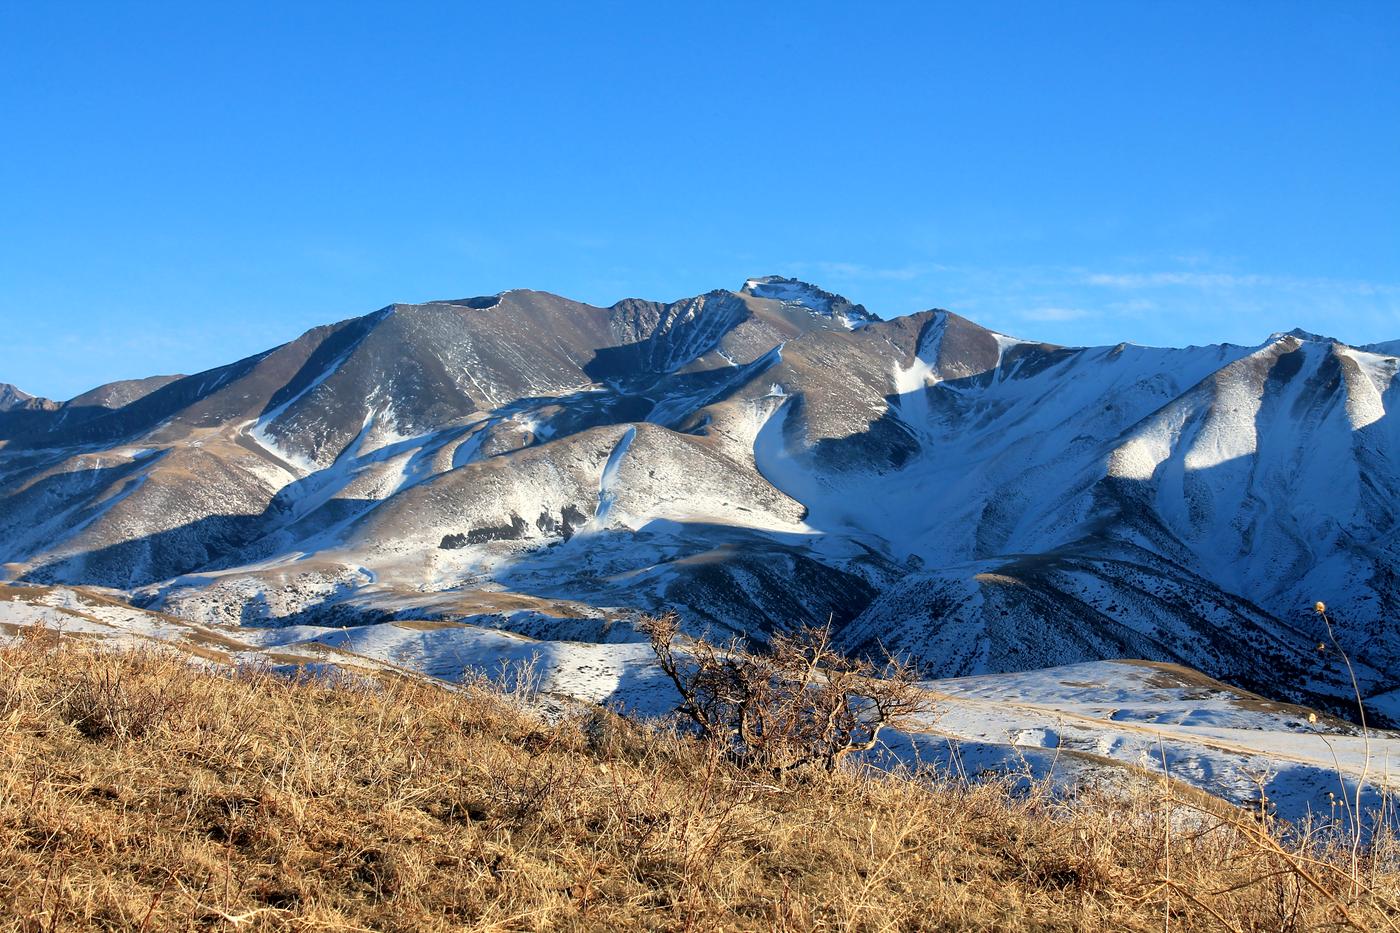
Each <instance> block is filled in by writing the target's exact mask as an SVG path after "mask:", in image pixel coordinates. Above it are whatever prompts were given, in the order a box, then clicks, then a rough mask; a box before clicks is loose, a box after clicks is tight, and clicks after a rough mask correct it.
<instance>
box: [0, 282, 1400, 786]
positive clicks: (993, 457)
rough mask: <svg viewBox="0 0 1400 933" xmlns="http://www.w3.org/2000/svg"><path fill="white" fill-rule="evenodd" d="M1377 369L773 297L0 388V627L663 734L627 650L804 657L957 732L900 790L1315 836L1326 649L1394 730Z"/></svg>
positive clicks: (1391, 604) (1326, 719) (1395, 505)
mask: <svg viewBox="0 0 1400 933" xmlns="http://www.w3.org/2000/svg"><path fill="white" fill-rule="evenodd" d="M1397 353H1400V341H1397V342H1393V343H1390V344H1380V345H1373V346H1368V347H1352V346H1347V345H1345V344H1342V343H1340V342H1338V341H1335V340H1332V339H1329V338H1326V337H1322V336H1317V335H1313V334H1308V333H1304V332H1301V331H1292V332H1288V333H1277V334H1274V335H1271V336H1269V337H1267V338H1266V339H1264V340H1262V341H1261V342H1260V343H1259V344H1257V345H1254V346H1236V345H1217V346H1206V347H1187V348H1183V349H1164V348H1150V347H1141V346H1134V345H1129V344H1120V345H1117V346H1111V347H1059V346H1053V345H1049V344H1044V343H1038V342H1035V341H1033V340H1023V339H1019V338H1014V337H1010V336H1007V335H1003V334H999V333H996V332H993V331H991V330H988V329H986V328H983V327H980V326H978V325H977V324H975V323H973V322H971V321H969V320H966V319H965V318H962V317H959V316H958V315H956V314H953V313H950V312H947V311H937V310H935V311H927V312H923V313H921V314H916V315H911V316H907V317H900V318H895V319H893V320H888V321H886V320H881V319H880V318H879V317H878V316H877V315H875V314H873V313H871V312H869V311H867V310H866V309H865V308H864V307H862V306H861V305H858V304H855V303H853V302H851V301H849V300H848V299H846V298H843V297H841V296H838V295H834V294H832V293H830V292H827V291H824V290H822V289H820V288H818V287H816V286H812V285H809V284H806V283H803V282H798V281H796V280H792V279H784V278H778V277H771V276H770V277H766V278H760V279H751V280H749V281H748V282H746V283H745V284H744V285H743V287H741V288H740V289H738V290H736V291H730V290H717V291H712V292H709V293H707V294H704V295H700V296H697V297H694V298H688V299H684V300H681V301H676V302H670V303H663V302H653V301H642V300H636V299H629V300H625V301H621V302H618V303H617V304H615V305H612V306H610V307H595V306H592V305H588V304H583V303H580V302H576V301H571V300H568V299H566V298H562V297H559V296H556V295H551V294H546V293H542V292H532V291H523V290H517V291H509V292H504V293H502V294H499V295H494V296H485V297H478V298H469V299H462V300H450V301H435V302H427V303H423V304H414V305H392V306H390V307H387V308H384V309H381V310H379V311H376V312H374V313H372V314H368V315H365V316H363V317H357V318H352V319H349V320H346V321H342V322H340V323H336V324H329V325H326V326H323V327H318V328H315V329H314V330H311V331H308V332H307V333H306V334H304V335H302V336H301V337H299V338H297V339H296V340H293V341H292V342H290V343H287V344H284V345H282V346H279V347H275V348H273V349H270V350H268V351H266V352H264V353H261V354H258V355H256V356H253V357H250V358H248V359H244V360H239V361H237V362H232V363H229V364H228V365H226V366H222V367H220V368H217V369H214V370H210V371H208V372H204V373H199V374H196V375H191V376H155V377H151V378H148V379H143V380H138V381H131V382H123V383H116V384H113V385H110V386H104V387H100V388H98V389H94V390H93V391H91V392H88V393H86V394H84V395H82V396H79V397H77V398H75V399H72V400H69V401H67V402H62V403H59V402H53V401H49V400H45V399H39V398H34V397H31V396H29V395H27V394H25V393H24V392H22V391H20V390H19V389H16V388H14V387H9V386H0V564H2V565H3V579H4V580H5V581H6V582H7V583H8V584H9V585H7V586H4V587H2V588H0V593H3V596H0V623H4V624H6V625H11V626H17V625H30V624H51V623H54V622H56V621H65V620H66V624H68V625H70V626H75V625H76V626H77V627H78V629H79V630H81V629H82V628H83V626H88V627H89V628H92V631H91V632H90V633H89V634H93V635H98V636H101V637H111V638H118V639H128V640H130V639H137V640H140V639H146V638H157V639H158V640H163V641H166V642H171V643H179V644H182V645H185V646H187V647H188V646H189V645H203V646H205V648H208V650H214V651H216V652H217V653H220V654H221V659H222V660H233V661H236V660H240V659H246V658H249V657H252V656H255V655H260V656H263V657H271V658H272V659H273V661H274V662H276V663H296V664H306V663H322V662H325V663H332V664H337V665H341V666H344V665H347V664H348V665H349V666H354V664H357V663H358V664H365V665H370V666H374V665H390V666H393V667H395V668H402V669H407V670H412V671H417V672H420V673H425V674H428V675H431V676H435V677H442V678H445V679H448V680H452V679H456V678H459V677H461V676H462V673H463V671H464V670H465V669H466V668H468V667H490V666H492V665H493V664H495V663H496V662H498V661H499V660H500V659H502V658H525V657H529V656H532V655H533V656H537V657H538V658H539V659H540V661H541V664H542V666H543V668H544V671H545V679H546V684H547V686H548V688H549V689H550V690H551V691H553V692H556V693H558V694H561V695H567V696H572V697H575V698H577V699H583V700H588V701H599V702H615V703H618V704H621V705H624V706H629V707H631V708H633V709H636V710H638V711H642V712H649V713H655V712H661V711H664V708H665V706H666V702H667V699H666V694H665V690H664V688H663V684H662V682H661V681H660V680H659V678H658V677H657V676H656V672H655V671H654V670H653V669H652V668H651V666H650V665H649V661H648V657H647V648H646V645H645V643H644V639H643V638H642V637H641V636H640V635H638V634H637V633H636V632H635V630H634V629H633V627H632V625H631V620H632V619H634V618H635V616H636V615H637V614H638V613H640V612H647V611H658V610H666V609H674V610H676V611H677V612H679V613H680V614H681V616H682V618H683V620H684V623H685V626H686V628H687V630H688V631H690V632H691V633H693V634H702V633H709V635H710V636H711V637H715V638H727V637H729V636H731V635H734V636H739V637H741V638H743V639H747V640H750V641H752V642H753V643H755V644H760V645H761V644H762V642H763V641H764V639H765V638H766V637H767V636H768V634H769V633H771V632H773V631H775V630H780V629H782V628H784V627H786V626H790V625H794V624H801V623H816V624H821V623H825V622H827V621H828V620H831V623H832V625H833V627H834V629H835V631H836V632H837V636H838V639H839V642H840V645H841V647H842V648H843V649H845V650H847V651H850V652H856V653H862V652H875V651H879V650H881V649H888V650H890V651H892V652H895V653H897V654H900V655H903V656H907V657H910V658H912V659H914V660H915V661H917V662H918V664H919V666H920V668H921V669H922V670H923V671H924V672H925V673H926V676H927V677H928V678H929V679H930V684H929V686H930V688H931V689H933V690H935V691H936V692H938V693H939V694H940V695H941V696H943V697H944V699H945V703H944V705H943V713H942V714H941V716H940V718H938V720H937V721H930V723H929V724H928V729H929V731H928V732H927V733H918V732H914V733H909V734H907V735H903V736H900V737H898V739H897V740H896V741H895V742H894V746H895V747H894V749H893V750H894V751H895V753H896V754H907V755H919V756H924V755H927V756H932V757H940V756H942V757H943V758H950V756H953V755H954V754H955V753H954V752H953V751H952V749H953V744H951V743H950V742H949V741H948V740H949V739H950V738H951V739H955V740H957V744H958V748H959V751H957V752H956V754H957V755H959V756H961V758H960V759H959V760H960V761H963V764H964V766H966V767H969V768H975V767H980V766H983V765H987V766H992V765H995V764H997V763H999V762H1004V761H1005V760H1007V759H1008V757H1009V756H1015V757H1017V758H1018V759H1021V760H1028V761H1030V763H1031V766H1032V767H1033V768H1041V769H1048V768H1049V767H1052V766H1055V765H1058V766H1069V765H1070V764H1073V765H1074V766H1075V767H1078V766H1079V765H1080V764H1084V766H1086V767H1087V766H1088V765H1090V764H1094V763H1102V762H1105V761H1108V762H1118V763H1120V764H1130V765H1133V766H1142V767H1156V766H1157V765H1159V764H1161V763H1162V762H1166V763H1167V765H1168V767H1169V768H1171V769H1173V771H1174V773H1177V772H1179V774H1178V776H1183V777H1185V778H1186V779H1187V780H1191V781H1192V782H1193V783H1197V784H1199V785H1200V786H1203V787H1206V788H1207V789H1212V790H1214V791H1215V792H1218V793H1223V794H1225V795H1226V796H1230V797H1232V798H1234V799H1246V798H1247V797H1248V796H1249V794H1250V792H1251V787H1257V786H1258V782H1257V780H1256V779H1255V775H1256V772H1265V771H1269V770H1270V769H1272V771H1273V772H1274V775H1273V778H1272V779H1274V780H1276V781H1278V782H1280V786H1281V787H1283V797H1282V798H1281V799H1285V800H1286V807H1287V808H1289V809H1291V810H1292V811H1293V812H1295V813H1296V814H1302V813H1304V812H1306V811H1307V810H1308V809H1310V808H1311V809H1316V808H1317V807H1318V806H1319V804H1318V801H1319V800H1321V799H1323V798H1325V796H1326V794H1327V792H1328V791H1330V790H1338V789H1339V783H1340V786H1342V787H1345V786H1346V785H1347V782H1348V781H1352V782H1353V783H1354V781H1355V779H1356V778H1357V777H1358V776H1359V775H1360V773H1361V771H1362V768H1363V766H1364V755H1363V753H1362V751H1361V745H1360V742H1361V740H1360V738H1359V737H1358V736H1356V734H1355V733H1356V730H1355V729H1354V728H1353V727H1352V726H1350V725H1349V724H1348V723H1347V722H1344V721H1343V720H1341V719H1333V718H1331V715H1329V714H1337V715H1341V716H1343V717H1347V718H1354V716H1355V702H1354V699H1353V697H1352V691H1353V686H1352V682H1351V680H1350V677H1349V675H1348V672H1347V668H1346V666H1345V665H1344V664H1343V661H1342V658H1341V655H1340V652H1339V651H1338V650H1337V648H1338V645H1339V646H1340V648H1342V649H1344V650H1345V651H1346V652H1347V654H1348V655H1349V656H1350V658H1351V659H1352V661H1353V663H1354V666H1355V672H1356V677H1357V680H1358V683H1359V688H1360V691H1361V693H1362V694H1363V696H1364V697H1365V699H1366V704H1367V710H1368V714H1369V715H1370V716H1371V719H1372V722H1373V723H1375V722H1380V723H1389V722H1393V721H1395V720H1400V622H1398V621H1397V620H1400V613H1397V609H1400V577H1397V568H1400V543H1397V538H1396V523H1397V513H1398V512H1400V424H1398V423H1397V419H1396V417H1395V414H1396V410H1397V404H1398V403H1400V388H1397V386H1400V381H1397V379H1396V373H1397V369H1398V368H1400V360H1397V358H1396V354H1397ZM0 375H2V374H0ZM1318 600H1323V601H1325V602H1326V603H1327V605H1328V607H1329V610H1330V611H1331V613H1332V618H1333V619H1334V622H1335V624H1336V640H1337V643H1338V645H1334V644H1333V643H1332V641H1331V639H1330V637H1329V635H1328V633H1327V631H1326V630H1325V628H1324V627H1323V624H1322V621H1321V619H1320V618H1319V617H1318V616H1317V614H1316V613H1314V612H1313V611H1312V606H1313V604H1314V602H1315V601H1318ZM83 607H87V608H83ZM98 609H100V611H97V610H98ZM60 616H63V617H64V619H63V620H60V619H59V617H60ZM46 620H47V621H46ZM122 620H125V621H124V622H123V621H122ZM211 633H213V634H211ZM210 639H213V641H215V642H219V644H218V645H215V646H214V647H213V648H209V645H210V644H211V642H210ZM288 659H291V660H288ZM1125 659H1127V660H1131V661H1132V662H1134V663H1125ZM1137 662H1147V663H1137ZM1049 668H1054V669H1055V670H1045V669H1049ZM1197 672H1200V673H1197ZM1227 684H1228V685H1229V686H1226V685H1227ZM1076 685H1078V686H1076ZM1290 704H1304V705H1305V706H1307V707H1312V708H1315V709H1318V710H1320V711H1322V712H1323V716H1322V717H1321V719H1320V720H1319V721H1318V722H1310V721H1309V719H1308V717H1307V710H1306V709H1303V708H1302V707H1299V706H1293V705H1290ZM1394 741H1395V740H1393V739H1391V738H1388V737H1385V736H1381V737H1378V738H1377V739H1376V742H1375V750H1376V752H1377V754H1380V755H1382V756H1388V755H1389V754H1390V751H1391V750H1392V746H1391V743H1393V742H1394ZM1394 747H1395V748H1397V749H1400V745H1396V746H1394ZM1159 748H1160V749H1161V751H1160V754H1159ZM1153 758H1158V759H1159V760H1158V761H1157V762H1154V761H1152V759H1153ZM1379 767H1381V766H1380V765H1379V764H1376V763H1373V764H1371V765H1370V768H1371V769H1372V770H1373V771H1374V770H1375V769H1377V768H1379ZM1281 806H1284V805H1281Z"/></svg>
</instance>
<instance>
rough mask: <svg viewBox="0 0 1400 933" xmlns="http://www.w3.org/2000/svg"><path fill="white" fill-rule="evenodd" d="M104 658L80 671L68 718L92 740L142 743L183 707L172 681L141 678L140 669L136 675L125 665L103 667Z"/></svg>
mask: <svg viewBox="0 0 1400 933" xmlns="http://www.w3.org/2000/svg"><path fill="white" fill-rule="evenodd" d="M100 658H101V656H100V655H98V656H95V658H94V659H95V660H97V661H98V663H89V664H87V665H86V666H84V667H83V668H80V669H79V670H78V672H77V674H76V676H75V677H74V678H73V681H72V683H71V684H70V685H69V688H68V690H67V692H66V694H65V695H64V697H63V704H62V708H63V716H64V718H65V719H66V720H67V721H68V722H70V723H72V725H73V726H74V727H75V728H77V730H78V731H79V732H81V733H82V734H83V735H85V736H87V737H88V738H90V739H104V738H109V737H110V738H115V739H117V740H119V741H122V740H126V739H139V738H141V737H142V736H144V735H146V734H147V733H148V732H150V731H152V730H153V729H155V728H157V727H159V726H160V725H161V724H163V723H165V722H167V721H168V720H169V719H170V717H171V716H172V714H174V713H176V712H178V711H179V709H180V708H181V707H183V705H184V703H183V698H182V697H180V696H177V694H176V691H175V690H174V689H173V688H172V684H171V682H170V681H163V680H161V679H157V678H152V677H141V676H139V674H140V673H141V672H142V670H141V669H140V668H137V670H136V672H133V671H132V669H131V668H130V667H129V666H128V665H125V664H123V665H111V666H109V665H105V664H101V663H100ZM147 660H151V659H147ZM146 672H147V673H149V670H147V671H146ZM134 674H135V676H134Z"/></svg>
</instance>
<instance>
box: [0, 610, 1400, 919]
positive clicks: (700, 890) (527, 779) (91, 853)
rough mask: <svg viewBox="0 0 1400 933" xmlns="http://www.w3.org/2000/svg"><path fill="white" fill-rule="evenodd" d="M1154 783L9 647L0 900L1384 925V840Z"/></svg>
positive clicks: (5, 652)
mask: <svg viewBox="0 0 1400 933" xmlns="http://www.w3.org/2000/svg"><path fill="white" fill-rule="evenodd" d="M1183 796H1184V795H1183ZM1166 803H1167V800H1166V792H1165V791H1164V790H1163V788H1162V785H1161V784H1160V783H1157V782H1153V781H1148V780H1144V781H1143V782H1142V784H1141V787H1140V789H1139V790H1138V792H1137V793H1135V794H1131V795H1129V796H1127V797H1122V796H1118V797H1108V796H1086V797H1083V798H1080V799H1077V800H1075V801H1073V802H1072V803H1070V804H1066V803H1063V802H1058V803H1057V802H1055V801H1053V800H1052V799H1050V798H1049V797H1048V796H1046V795H1034V794H1033V795H1030V796H1028V797H1015V796H1012V795H1011V794H1009V793H1008V792H1007V790H1006V789H1005V788H1004V787H1001V786H998V785H995V784H988V785H979V786H966V785H964V784H960V783H954V782H939V781H934V780H927V779H912V778H911V779H909V780H895V779H888V778H872V777H859V776H855V775H841V776H838V777H837V778H836V779H835V780H831V781H827V780H815V779H813V780H809V781H807V782H803V781H796V780H794V781H789V782H787V783H785V784H784V785H783V786H775V785H772V784H770V783H767V781H766V779H764V778H762V777H759V776H755V775H752V774H744V773H741V772H738V771H735V770H733V769H732V768H730V767H729V766H726V765H724V764H722V763H720V762H719V761H717V760H716V759H715V757H714V756H713V755H710V754H709V753H708V752H707V750H706V749H705V748H703V747H699V746H697V745H695V744H694V743H691V742H689V741H687V740H684V739H679V738H676V737H675V736H674V735H670V734H668V733H666V732H662V731H658V730H652V729H647V728H643V727H640V726H636V725H632V724H628V723H626V722H623V721H621V720H617V719H615V718H611V717H608V716H603V715H596V716H589V717H583V716H580V717H577V718H573V719H569V720H567V721H565V722H562V723H559V724H555V725H543V724H541V723H540V722H537V721H535V720H533V719H532V718H530V717H529V716H527V715H524V714H522V713H520V712H518V711H516V709H515V708H514V707H512V706H511V704H510V703H508V702H506V701H505V700H503V699H502V698H501V697H500V696H499V695H496V694H493V693H492V692H491V691H489V690H486V689H474V690H469V691H466V692H458V693H453V692H449V691H446V690H443V689H441V688H437V687H434V686H431V685H427V684H422V683H414V682H386V683H382V684H379V685H378V686H373V685H360V686H333V685H328V684H325V683H318V682H303V683H292V682H288V681H287V680H285V679H279V678H276V677H273V676H271V675H268V674H259V673H238V674H231V673H229V672H227V671H224V672H219V671H215V670H208V669H198V668H194V667H191V666H190V665H189V664H188V663H187V662H186V661H185V660H183V659H182V658H180V657H177V656H173V655H158V654H151V653H145V654H141V653H134V654H133V653H126V654H111V653H105V652H102V651H99V650H97V649H95V648H92V647H88V646H85V645H83V644H82V643H80V642H72V641H65V642H62V643H60V642H57V641H56V640H53V639H45V638H35V637H31V638H28V639H26V640H25V641H23V642H22V643H17V644H12V645H9V646H6V647H3V648H0V929H8V930H26V931H49V930H80V929H123V930H131V929H135V930H187V929H211V930H214V929H241V930H260V929H283V928H286V929H297V930H316V929H326V930H353V929H391V930H439V929H494V930H535V929H634V928H635V929H690V930H718V929H724V930H730V929H735V930H737V929H752V930H770V929H794V930H808V929H831V930H886V929H911V930H913V929H937V930H942V929H974V930H1164V929H1178V930H1184V929H1232V930H1241V931H1242V930H1269V931H1276V930H1291V929H1341V928H1347V927H1348V926H1350V927H1351V928H1356V929H1394V928H1395V925H1396V923H1397V918H1400V914H1397V913H1396V910H1395V907H1394V905H1395V904H1396V903H1397V902H1400V874H1397V871H1396V869H1395V867H1394V858H1393V855H1392V854H1391V852H1392V850H1391V847H1390V846H1389V845H1387V846H1384V847H1382V849H1381V850H1379V851H1378V852H1376V853H1373V854H1370V855H1368V856H1367V857H1366V858H1364V859H1363V861H1362V863H1361V864H1360V866H1359V868H1358V870H1357V872H1356V874H1355V875H1354V876H1353V875H1352V873H1351V866H1350V864H1349V863H1345V862H1343V861H1338V860H1337V858H1336V857H1334V856H1330V855H1328V854H1326V853H1317V852H1314V851H1312V850H1307V851H1302V850H1299V849H1298V848H1296V846H1293V845H1288V844H1285V845H1282V846H1279V845H1277V844H1276V843H1275V842H1274V841H1273V837H1269V836H1264V835H1262V834H1260V833H1259V832H1258V830H1257V829H1256V828H1255V825H1256V824H1254V823H1253V822H1252V821H1251V820H1250V819H1249V818H1248V817H1244V816H1242V815H1238V814H1234V813H1233V811H1229V812H1228V814H1227V816H1226V817H1224V818H1220V817H1204V816H1201V817H1200V818H1199V819H1197V820H1195V821H1194V823H1195V825H1192V826H1189V827H1188V825H1187V824H1188V823H1191V822H1192V821H1189V820H1178V821H1177V823H1176V825H1177V828H1176V829H1175V830H1173V831H1168V830H1167V829H1166V826H1167V822H1168V821H1167V820H1166V818H1165V816H1164V813H1165V807H1166Z"/></svg>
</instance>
